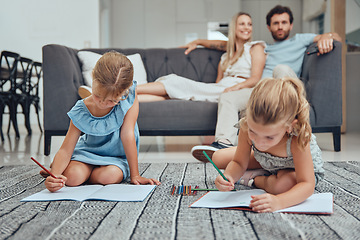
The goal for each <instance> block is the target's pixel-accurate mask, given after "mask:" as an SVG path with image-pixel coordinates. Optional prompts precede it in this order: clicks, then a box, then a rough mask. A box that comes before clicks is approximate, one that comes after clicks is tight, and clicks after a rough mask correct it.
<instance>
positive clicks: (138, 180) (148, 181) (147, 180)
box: [131, 176, 160, 185]
mask: <svg viewBox="0 0 360 240" xmlns="http://www.w3.org/2000/svg"><path fill="white" fill-rule="evenodd" d="M131 183H132V184H135V185H144V184H151V185H154V184H156V185H160V182H159V181H158V180H156V179H153V178H144V177H141V176H135V177H132V178H131Z"/></svg>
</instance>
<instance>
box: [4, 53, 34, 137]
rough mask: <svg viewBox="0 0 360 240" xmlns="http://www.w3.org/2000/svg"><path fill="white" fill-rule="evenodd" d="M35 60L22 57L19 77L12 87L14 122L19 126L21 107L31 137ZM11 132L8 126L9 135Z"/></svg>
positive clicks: (18, 72)
mask: <svg viewBox="0 0 360 240" xmlns="http://www.w3.org/2000/svg"><path fill="white" fill-rule="evenodd" d="M33 63H34V62H33V60H31V59H29V58H24V57H21V58H20V59H19V64H18V65H19V66H20V68H19V69H18V71H17V77H16V79H15V81H14V82H13V87H12V94H13V97H12V101H13V105H14V111H15V113H16V114H15V117H14V118H13V121H15V122H16V125H17V116H16V115H17V113H19V112H18V106H19V105H20V106H21V108H22V112H20V113H23V114H24V118H25V127H26V129H27V132H28V134H29V135H31V126H30V105H31V98H30V94H29V92H30V84H29V83H30V81H31V72H32V68H33ZM9 130H10V124H9V126H8V133H9Z"/></svg>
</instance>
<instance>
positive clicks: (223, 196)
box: [190, 189, 333, 214]
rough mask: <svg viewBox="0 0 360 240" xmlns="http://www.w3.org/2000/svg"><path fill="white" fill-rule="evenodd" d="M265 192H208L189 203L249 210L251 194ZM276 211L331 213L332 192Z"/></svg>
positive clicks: (254, 190) (208, 206)
mask: <svg viewBox="0 0 360 240" xmlns="http://www.w3.org/2000/svg"><path fill="white" fill-rule="evenodd" d="M263 193H265V191H264V190H262V189H253V190H240V191H236V192H208V193H207V194H205V195H204V196H202V197H201V198H200V199H199V200H197V201H196V202H194V203H193V204H191V205H190V207H192V208H226V209H240V210H249V211H251V209H250V208H249V205H250V201H251V196H252V195H259V194H263ZM276 212H287V213H307V214H332V213H333V194H332V193H314V194H313V195H311V196H310V197H309V198H308V199H306V200H305V201H304V202H302V203H300V204H298V205H295V206H292V207H289V208H285V209H281V210H279V211H276Z"/></svg>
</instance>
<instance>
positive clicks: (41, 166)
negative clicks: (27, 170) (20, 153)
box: [31, 157, 57, 178]
mask: <svg viewBox="0 0 360 240" xmlns="http://www.w3.org/2000/svg"><path fill="white" fill-rule="evenodd" d="M31 160H33V161H34V162H35V163H36V164H37V165H39V166H40V167H41V168H42V169H44V171H45V172H47V173H48V174H50V176H52V177H53V178H57V177H55V175H54V174H52V173H51V172H50V171H49V170H47V169H46V168H45V167H44V166H43V165H41V163H39V162H38V161H36V160H35V159H34V158H33V157H31Z"/></svg>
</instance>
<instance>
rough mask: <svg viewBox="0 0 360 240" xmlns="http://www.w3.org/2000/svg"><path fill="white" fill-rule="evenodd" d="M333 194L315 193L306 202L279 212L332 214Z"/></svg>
mask: <svg viewBox="0 0 360 240" xmlns="http://www.w3.org/2000/svg"><path fill="white" fill-rule="evenodd" d="M333 206H334V204H333V194H332V193H314V194H313V195H311V196H310V197H309V198H308V199H306V200H305V201H304V202H302V203H300V204H298V205H295V206H292V207H289V208H285V209H282V210H279V211H277V212H303V213H332V212H333Z"/></svg>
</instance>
